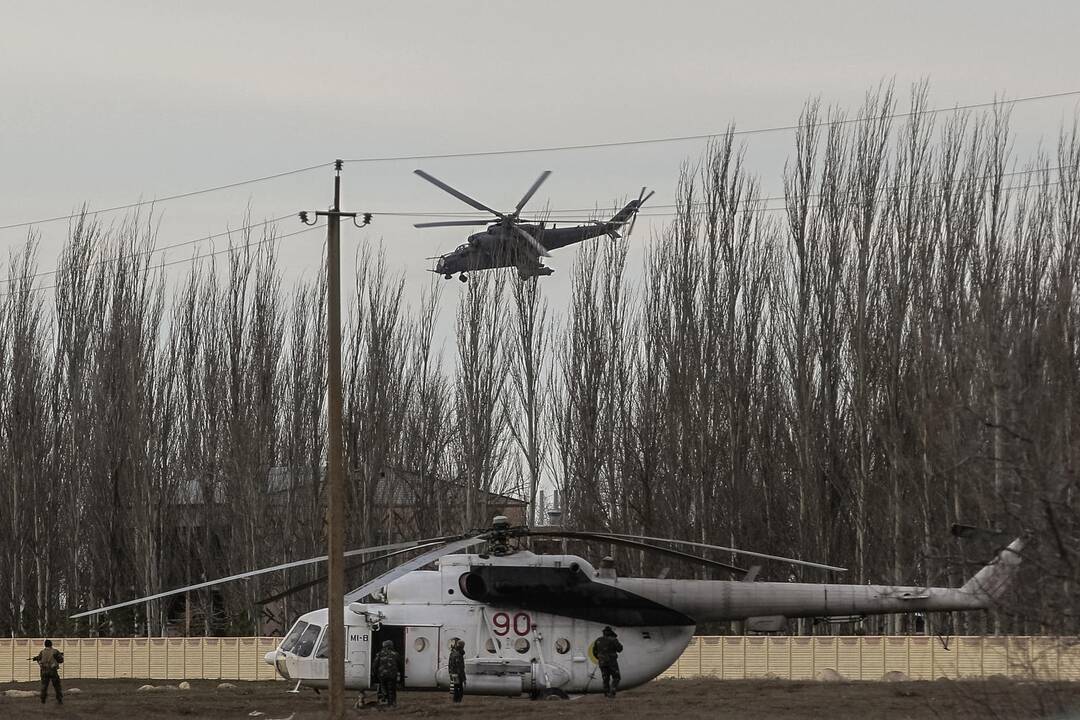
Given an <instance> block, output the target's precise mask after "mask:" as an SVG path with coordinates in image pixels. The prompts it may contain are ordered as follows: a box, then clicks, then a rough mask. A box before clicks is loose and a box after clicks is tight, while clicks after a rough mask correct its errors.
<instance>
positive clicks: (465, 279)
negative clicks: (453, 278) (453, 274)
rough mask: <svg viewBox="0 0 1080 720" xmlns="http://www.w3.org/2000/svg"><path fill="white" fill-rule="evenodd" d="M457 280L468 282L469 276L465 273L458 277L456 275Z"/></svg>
mask: <svg viewBox="0 0 1080 720" xmlns="http://www.w3.org/2000/svg"><path fill="white" fill-rule="evenodd" d="M458 280H460V281H461V282H469V276H468V275H466V274H465V273H461V274H460V275H458Z"/></svg>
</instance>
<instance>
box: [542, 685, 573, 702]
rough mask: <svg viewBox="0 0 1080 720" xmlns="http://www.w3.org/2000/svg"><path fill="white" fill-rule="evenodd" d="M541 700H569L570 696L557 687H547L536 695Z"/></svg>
mask: <svg viewBox="0 0 1080 720" xmlns="http://www.w3.org/2000/svg"><path fill="white" fill-rule="evenodd" d="M538 697H539V699H541V700H569V699H570V696H569V695H567V694H566V693H565V692H564V691H562V690H560V689H559V688H547V689H545V690H543V691H541V692H540V694H539V695H538Z"/></svg>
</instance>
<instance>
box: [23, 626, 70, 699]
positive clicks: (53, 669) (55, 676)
mask: <svg viewBox="0 0 1080 720" xmlns="http://www.w3.org/2000/svg"><path fill="white" fill-rule="evenodd" d="M30 660H31V661H32V662H36V663H37V664H38V667H39V668H41V702H42V703H44V702H45V699H46V698H47V697H48V696H49V683H50V682H51V683H52V686H53V693H54V694H55V695H56V702H58V703H60V704H61V705H63V704H64V691H63V690H62V689H61V688H60V663H62V662H64V653H62V652H60V651H59V650H56V649H54V648H53V646H52V640H46V641H45V647H44V648H43V649H42V651H41V652H39V653H38V654H37V655H35V656H34V657H32V658H30Z"/></svg>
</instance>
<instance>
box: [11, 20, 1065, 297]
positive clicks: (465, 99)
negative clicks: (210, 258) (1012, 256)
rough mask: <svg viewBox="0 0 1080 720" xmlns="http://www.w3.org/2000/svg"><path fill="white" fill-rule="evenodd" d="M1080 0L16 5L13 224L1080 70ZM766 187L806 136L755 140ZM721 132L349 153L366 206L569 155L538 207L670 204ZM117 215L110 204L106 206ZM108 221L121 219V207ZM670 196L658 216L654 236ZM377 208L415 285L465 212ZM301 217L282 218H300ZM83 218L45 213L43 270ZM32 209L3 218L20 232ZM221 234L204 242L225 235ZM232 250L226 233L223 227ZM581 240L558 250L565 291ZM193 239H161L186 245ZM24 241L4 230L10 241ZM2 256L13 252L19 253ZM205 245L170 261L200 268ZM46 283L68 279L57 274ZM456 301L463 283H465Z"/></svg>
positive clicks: (430, 198) (1044, 115)
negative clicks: (876, 95) (429, 179)
mask: <svg viewBox="0 0 1080 720" xmlns="http://www.w3.org/2000/svg"><path fill="white" fill-rule="evenodd" d="M1077 27H1080V3H1077V2H1075V1H1066V0H1062V1H1060V2H1031V3H1018V2H1002V1H999V0H981V1H980V2H942V1H941V0H937V1H936V2H910V1H909V2H888V3H880V2H868V1H867V0H862V1H852V2H826V1H824V0H817V1H816V2H771V3H754V2H738V3H735V2H719V1H716V0H712V1H700V2H680V1H678V0H669V1H668V2H631V1H630V0H623V1H622V2H583V1H582V0H578V1H577V2H558V1H552V0H547V1H545V2H454V1H450V0H443V1H442V2H385V3H374V2H367V3H362V2H355V1H353V2H345V1H341V2H323V3H300V2H277V1H267V0H261V1H260V2H235V1H231V2H221V1H220V0H218V1H216V2H192V1H189V2H184V3H165V2H145V0H144V1H143V2H137V3H136V2H113V1H109V0H96V1H95V2H48V1H43V0H38V1H35V2H23V1H12V0H3V1H2V2H0V69H2V72H0V98H2V99H0V130H2V132H0V225H7V224H10V223H17V222H22V221H28V220H34V219H37V218H44V217H49V216H54V215H62V214H66V213H68V212H71V211H72V210H73V209H75V208H77V207H78V206H80V205H81V204H82V203H88V204H89V205H90V206H91V208H102V207H107V206H111V205H116V204H122V203H127V202H133V201H136V200H139V199H152V198H155V197H161V196H166V195H171V194H174V193H179V192H185V191H189V190H195V189H199V188H203V187H207V186H214V185H219V184H223V183H229V182H234V181H238V180H243V179H246V178H252V177H257V176H262V175H266V174H271V173H276V172H281V171H286V170H291V169H294V168H300V167H304V166H308V165H313V164H316V163H320V162H328V161H330V160H333V159H334V158H336V157H342V158H361V157H371V156H385V155H401V154H410V155H411V154H426V153H447V152H457V151H475V150H490V149H503V148H517V147H533V146H551V145H562V144H578V143H592V142H605V141H612V140H632V139H640V138H652V137H666V136H678V135H687V134H697V133H708V132H718V131H721V130H723V129H724V128H726V127H727V126H728V125H729V124H730V123H736V125H737V126H738V127H739V128H746V129H749V128H758V127H766V126H772V125H786V124H790V123H792V122H794V121H795V120H796V119H797V117H798V113H799V110H800V108H801V107H802V105H803V104H804V102H805V101H806V99H807V98H808V97H811V96H820V97H821V99H822V100H823V102H825V103H826V104H836V105H840V106H843V107H846V108H849V109H850V110H852V111H854V110H855V109H856V108H857V107H858V105H859V103H860V101H861V99H862V97H863V96H864V94H865V93H866V92H867V90H869V89H872V88H873V87H874V86H876V85H877V84H878V83H879V82H880V81H881V80H882V79H886V80H887V79H894V80H895V82H896V87H897V90H898V91H899V93H898V94H899V97H900V101H901V103H902V104H903V103H906V102H907V97H908V92H907V91H908V88H909V86H910V85H911V83H913V82H917V81H918V80H920V79H923V78H928V79H929V80H930V81H931V105H932V106H934V107H947V106H951V105H954V104H968V103H978V102H984V101H988V100H992V99H993V98H994V97H995V95H1002V94H1004V95H1007V96H1010V97H1017V96H1026V95H1039V94H1044V93H1052V92H1061V91H1069V90H1080V75H1078V73H1077V68H1080V50H1078V47H1080V46H1078V44H1077V41H1076V28H1077ZM1076 109H1077V98H1076V97H1072V98H1066V99H1062V100H1052V101H1044V102H1037V103H1029V104H1025V105H1018V106H1016V107H1015V108H1014V110H1013V123H1012V125H1013V128H1014V130H1015V132H1016V142H1015V146H1014V147H1015V151H1016V155H1017V156H1018V157H1020V158H1026V157H1027V156H1029V155H1030V153H1031V151H1032V149H1033V148H1034V147H1035V146H1036V145H1037V143H1038V142H1039V140H1040V138H1042V139H1043V140H1044V141H1046V142H1048V143H1050V144H1052V143H1053V141H1054V140H1055V139H1056V136H1057V133H1058V131H1059V128H1060V127H1061V124H1062V122H1063V121H1069V120H1071V118H1072V116H1073V114H1074V113H1075V112H1076ZM747 143H748V162H749V165H750V167H751V168H752V169H753V171H754V172H755V173H757V174H759V175H760V177H761V184H762V186H763V188H764V190H765V191H766V193H769V194H772V193H776V192H778V191H779V190H780V188H781V173H782V170H783V165H784V160H785V159H786V158H787V157H788V155H789V151H790V148H791V146H792V138H791V133H789V132H785V133H774V134H768V135H757V136H753V137H749V138H747ZM702 146H703V143H701V142H683V143H670V144H658V145H643V146H634V147H627V148H619V149H604V150H592V151H580V152H563V153H545V154H530V155H516V156H508V157H486V158H473V159H459V160H437V161H436V160H430V161H419V162H417V161H410V162H385V163H372V164H366V165H360V164H350V165H348V166H347V167H346V171H345V175H344V185H343V187H344V202H343V205H344V207H345V209H352V210H358V211H365V210H366V211H373V212H376V213H378V212H380V211H404V210H410V211H454V212H458V211H462V210H468V209H469V208H467V207H465V206H463V205H461V204H460V203H458V202H457V201H456V200H454V199H453V198H451V197H449V196H447V195H445V194H443V193H441V192H440V191H439V190H437V189H436V188H434V187H432V186H430V185H428V184H426V183H424V182H423V181H421V180H420V179H419V178H417V177H416V176H414V175H412V174H411V172H412V170H413V169H414V168H416V167H423V168H424V169H426V170H428V171H429V172H431V173H433V174H435V175H437V176H439V177H441V178H443V179H444V180H446V181H448V182H450V183H451V184H452V185H455V186H456V187H459V188H460V189H462V190H464V191H465V192H467V193H469V194H471V195H473V196H474V197H476V198H477V199H479V200H481V201H482V202H485V203H487V204H489V205H492V206H494V207H496V208H507V209H509V208H511V207H513V205H514V204H515V203H516V201H517V199H518V198H519V197H520V195H521V194H522V193H523V192H524V191H525V190H526V189H527V188H528V187H529V185H530V184H531V182H532V181H533V180H534V179H535V177H536V176H537V175H538V174H539V173H540V172H541V171H542V170H545V169H550V170H553V171H554V174H553V175H552V177H551V178H550V179H549V180H548V182H547V184H546V185H545V186H544V187H543V188H542V189H541V191H540V192H539V193H538V194H537V196H536V197H535V198H534V199H533V202H532V204H531V206H532V207H536V208H540V207H543V206H544V205H545V204H548V203H550V206H551V207H553V208H585V207H595V206H596V205H600V206H603V207H609V206H611V205H612V204H614V203H615V202H616V201H618V200H620V199H624V198H626V197H627V196H636V194H637V192H638V190H639V189H640V187H641V186H642V185H648V186H649V187H652V188H655V189H656V190H657V194H656V196H655V197H654V199H653V202H654V203H655V204H658V205H659V204H664V203H669V202H671V199H672V196H673V191H674V187H675V180H676V176H677V172H678V169H679V166H680V164H681V163H683V162H684V161H685V160H687V159H691V160H693V159H695V158H697V157H698V156H699V154H700V152H701V148H702ZM330 178H331V174H330V172H329V171H327V170H319V171H314V172H308V173H303V174H299V175H294V176H291V177H288V178H284V179H280V180H275V181H270V182H265V183H260V184H254V185H247V186H244V187H241V188H237V189H234V190H230V191H224V192H217V193H213V194H208V195H201V196H197V197H193V198H190V199H185V200H178V201H173V202H168V203H162V204H160V205H159V206H158V207H157V212H158V213H159V215H160V217H161V226H160V233H159V244H161V245H164V244H170V243H175V242H179V241H183V240H190V239H195V238H198V237H200V236H206V235H209V234H214V233H218V232H221V231H222V230H224V229H225V228H226V226H232V227H236V226H239V225H242V224H243V217H244V213H245V211H246V209H247V208H248V206H249V205H250V207H251V210H252V212H253V214H254V216H255V217H256V218H259V219H261V218H271V217H278V216H284V215H289V214H291V213H293V212H295V211H296V210H299V209H302V208H316V207H325V206H326V205H327V204H328V202H329V200H330V187H331V180H330ZM103 217H104V216H103ZM107 217H108V218H109V219H111V218H112V217H115V216H107ZM662 221H663V218H648V219H644V218H643V221H642V222H640V223H639V224H638V228H637V230H636V231H635V235H634V238H633V240H632V242H633V243H635V246H636V247H637V248H638V252H635V254H634V259H633V263H634V270H633V271H634V272H635V273H637V272H639V268H640V256H641V255H640V247H641V246H643V245H645V244H647V243H650V242H654V241H655V240H654V237H653V231H655V230H656V229H658V228H659V227H660V225H659V223H660V222H662ZM411 222H413V220H404V219H396V218H390V217H376V222H375V224H374V225H372V226H371V228H370V229H368V230H365V231H362V232H361V231H355V230H349V231H347V232H345V233H344V235H343V240H344V243H345V244H344V254H345V255H347V256H351V254H352V251H353V249H354V248H355V247H356V245H357V243H359V242H363V241H378V240H380V239H382V241H383V242H384V243H385V245H386V247H387V251H388V254H389V256H390V259H391V262H392V264H393V265H394V266H396V267H400V268H401V269H402V270H406V271H407V279H408V282H409V283H410V287H411V292H412V293H415V292H417V290H418V288H419V287H420V286H421V285H422V284H423V283H424V282H426V278H427V277H428V275H427V273H426V272H425V269H426V268H427V267H429V266H430V263H429V262H428V261H426V260H424V258H425V257H426V256H429V255H434V254H436V252H437V251H442V252H445V251H447V250H449V249H451V248H452V247H453V246H455V245H457V244H458V243H459V242H461V241H462V240H463V238H464V236H465V235H466V234H467V231H466V232H459V231H455V230H452V229H451V230H416V229H413V228H412V227H411ZM299 227H300V226H299V224H298V222H296V221H294V220H291V219H290V220H286V221H284V222H283V223H282V224H281V231H282V232H288V231H292V230H296V229H299ZM66 230H67V227H66V223H62V222H61V223H53V224H43V225H40V226H39V227H38V231H39V232H40V235H41V252H40V261H41V264H42V269H44V270H49V269H52V268H53V267H54V263H53V261H54V259H55V256H56V250H57V248H58V247H59V246H60V244H61V243H62V241H63V239H64V236H65V234H66ZM25 237H26V229H25V228H23V229H11V230H3V231H0V242H2V243H3V244H4V246H6V247H8V248H10V247H14V246H17V245H19V244H21V242H22V241H24V240H25ZM322 242H323V238H322V237H321V236H320V235H319V234H318V233H310V234H307V235H301V236H298V237H295V238H289V239H285V240H282V241H281V255H282V258H283V260H284V261H285V263H286V279H287V280H288V281H292V280H294V279H295V278H296V277H299V276H301V275H303V274H305V273H306V274H307V275H308V276H310V274H311V273H313V272H315V271H316V269H317V267H318V262H319V256H320V253H321V250H322ZM201 247H204V248H208V247H210V243H205V244H204V245H202V246H201ZM216 247H218V248H220V247H221V241H218V243H217V245H216ZM575 252H576V250H574V249H565V250H562V251H559V252H558V253H556V254H555V256H554V257H553V258H551V259H550V260H549V261H548V264H550V265H552V266H553V267H555V268H556V275H555V276H554V277H552V278H547V279H544V280H542V281H541V282H543V283H544V284H545V287H546V289H547V290H548V291H549V292H550V293H552V294H553V296H559V295H560V294H562V293H564V292H565V289H566V282H565V281H566V279H567V277H568V275H569V271H570V268H571V266H572V263H573V259H574V255H575ZM191 254H192V248H190V247H187V248H183V249H178V250H174V251H170V252H168V253H166V254H165V258H164V259H165V260H167V261H171V260H177V259H181V258H185V257H189V256H190V255H191ZM0 257H6V253H5V254H4V256H0ZM4 265H5V268H3V269H2V270H0V273H2V274H6V262H5V263H4ZM186 271H187V266H186V265H179V266H174V267H172V268H170V269H169V272H170V274H171V275H172V276H182V275H183V274H184V273H186ZM45 280H46V282H47V281H48V278H45ZM447 289H448V290H449V291H450V293H449V294H448V295H447V296H446V299H447V300H449V301H451V302H450V303H448V305H449V306H452V305H453V304H455V303H453V300H454V297H455V296H456V294H457V293H459V292H460V290H461V289H460V287H459V283H457V282H456V281H455V282H454V283H453V286H452V287H448V288H447Z"/></svg>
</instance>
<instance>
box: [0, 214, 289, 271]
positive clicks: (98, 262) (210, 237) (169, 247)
mask: <svg viewBox="0 0 1080 720" xmlns="http://www.w3.org/2000/svg"><path fill="white" fill-rule="evenodd" d="M291 217H293V214H292V213H290V214H288V215H282V216H281V217H276V218H270V219H269V220H263V221H261V222H257V223H252V224H251V225H245V226H244V227H239V228H235V229H232V230H225V231H224V232H219V233H216V234H214V235H207V236H205V237H198V238H195V239H194V240H184V241H183V242H178V243H173V244H171V245H162V246H161V247H156V248H152V249H150V250H140V251H139V252H133V253H130V254H128V255H125V257H142V256H144V255H153V254H154V253H159V252H161V253H163V252H167V251H169V250H173V249H175V248H178V247H185V246H187V245H196V244H198V243H201V242H205V241H208V240H217V239H218V238H223V237H228V236H229V235H232V234H233V233H238V232H246V231H248V230H254V229H255V228H258V227H262V226H264V225H267V224H270V223H276V222H281V221H282V220H287V219H289V218H291ZM114 262H117V258H106V259H104V260H95V261H94V262H92V263H87V264H86V265H83V266H81V268H82V269H89V268H92V267H96V266H98V265H107V264H109V263H114ZM57 272H58V271H57V270H44V271H42V272H39V273H35V274H33V275H31V276H30V278H39V277H45V276H46V275H55V274H56V273H57ZM20 279H21V278H20ZM0 282H3V283H9V282H11V279H10V278H0Z"/></svg>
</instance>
